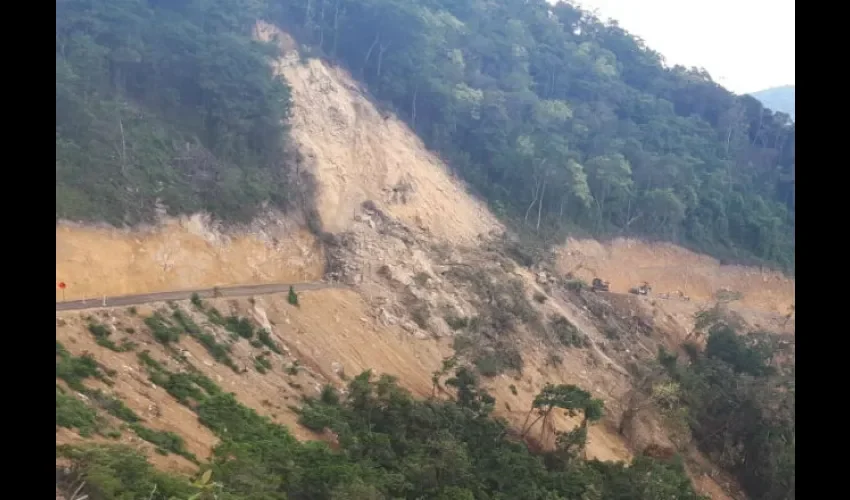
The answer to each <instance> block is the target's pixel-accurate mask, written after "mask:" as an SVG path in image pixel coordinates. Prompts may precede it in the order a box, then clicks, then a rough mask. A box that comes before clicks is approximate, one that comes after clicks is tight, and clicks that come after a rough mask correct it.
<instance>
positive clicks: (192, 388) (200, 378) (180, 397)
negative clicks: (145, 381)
mask: <svg viewBox="0 0 850 500" xmlns="http://www.w3.org/2000/svg"><path fill="white" fill-rule="evenodd" d="M138 357H139V361H140V362H141V363H142V365H144V366H145V367H146V368H147V371H148V375H149V377H150V380H151V382H153V383H154V384H156V385H158V386H160V387H162V388H163V389H165V391H166V392H167V393H168V394H170V395H171V397H173V398H174V399H176V400H177V401H179V402H180V403H181V404H183V405H185V406H188V407H190V408H194V407H195V406H196V405H197V404H199V403H201V402H203V401H204V400H205V399H206V398H207V397H209V396H211V395H214V394H218V393H220V392H221V388H220V387H218V385H217V384H216V383H215V382H213V381H212V380H210V379H209V377H207V376H206V375H204V374H202V373H200V372H198V371H197V370H190V371H187V372H182V373H172V372H170V371H168V369H166V368H165V366H163V365H162V363H160V362H159V361H157V360H155V359H153V358H152V357H151V356H150V353H149V352H148V351H144V352H141V353H139V355H138Z"/></svg>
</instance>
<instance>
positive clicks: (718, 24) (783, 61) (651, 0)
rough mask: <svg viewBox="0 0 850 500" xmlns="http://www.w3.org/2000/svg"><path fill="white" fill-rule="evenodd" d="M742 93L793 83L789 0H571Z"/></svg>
mask: <svg viewBox="0 0 850 500" xmlns="http://www.w3.org/2000/svg"><path fill="white" fill-rule="evenodd" d="M576 3H577V4H578V5H580V6H581V7H582V8H584V9H587V10H591V11H596V12H597V15H598V16H599V17H600V18H602V19H608V18H613V19H616V20H617V21H618V23H619V25H620V27H622V28H623V29H625V30H626V31H629V32H630V33H632V34H634V35H637V36H639V37H640V38H642V39H643V40H644V41H645V42H646V44H647V45H648V46H649V47H650V48H652V49H653V50H655V51H657V52H659V53H660V54H662V55H663V56H664V58H665V60H666V61H667V63H668V64H670V65H673V64H681V65H684V66H688V67H690V66H697V67H703V68H705V69H706V70H707V71H708V72H709V74H711V76H712V78H713V79H714V81H716V82H718V83H720V84H721V85H723V86H724V87H726V88H728V89H729V90H731V91H733V92H735V93H738V94H742V93H748V92H755V91H758V90H763V89H766V88H769V87H778V86H781V85H794V83H795V17H796V9H795V2H794V0H576Z"/></svg>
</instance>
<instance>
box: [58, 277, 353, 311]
mask: <svg viewBox="0 0 850 500" xmlns="http://www.w3.org/2000/svg"><path fill="white" fill-rule="evenodd" d="M290 286H292V287H293V288H295V291H296V292H301V291H304V290H320V289H323V288H343V285H336V284H331V283H322V282H315V283H272V284H269V285H244V286H222V287H218V296H219V297H245V296H250V295H265V294H270V293H281V292H288V291H289V287H290ZM195 293H197V294H198V296H199V297H201V298H202V299H208V298H212V297H213V296H214V289H213V288H198V289H195V290H180V291H176V292H156V293H142V294H138V295H121V296H116V297H100V298H92V299H83V300H68V301H64V302H57V303H56V310H57V311H75V310H81V309H96V308H98V307H118V306H134V305H138V304H146V303H148V302H162V301H167V300H188V299H190V298H191V297H192V294H195Z"/></svg>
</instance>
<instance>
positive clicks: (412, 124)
mask: <svg viewBox="0 0 850 500" xmlns="http://www.w3.org/2000/svg"><path fill="white" fill-rule="evenodd" d="M418 95H419V84H418V83H417V84H416V87H415V88H414V89H413V99H412V100H411V102H410V128H412V129H413V130H416V97H417V96H418Z"/></svg>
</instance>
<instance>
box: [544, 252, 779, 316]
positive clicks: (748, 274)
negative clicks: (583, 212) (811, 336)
mask: <svg viewBox="0 0 850 500" xmlns="http://www.w3.org/2000/svg"><path fill="white" fill-rule="evenodd" d="M558 270H559V271H560V272H562V273H568V272H572V273H573V274H574V275H575V276H577V277H581V278H583V279H585V280H586V281H587V282H590V280H591V279H593V278H594V277H599V278H602V279H605V280H608V281H610V282H611V291H612V292H620V293H625V292H627V291H628V290H629V288H631V287H634V286H637V285H639V284H640V283H641V282H643V281H647V282H649V284H650V285H651V286H652V288H653V290H652V291H653V294H654V295H658V294H674V295H678V293H677V292H681V293H682V294H684V295H685V296H687V297H689V298H690V299H692V300H696V301H699V302H712V301H714V300H716V296H717V293H718V292H720V291H721V290H723V289H725V290H727V291H729V292H738V293H740V298H739V300H737V301H736V303H737V304H739V305H740V306H742V307H745V308H748V309H753V310H757V311H762V312H767V313H778V314H785V313H787V312H788V308H789V306H790V305H791V304H793V303H794V293H795V292H794V289H795V285H794V280H793V279H791V278H788V277H786V276H783V275H782V274H781V273H778V272H774V271H767V270H761V269H758V268H752V267H744V266H729V265H721V264H720V262H719V261H718V260H717V259H714V258H712V257H708V256H706V255H700V254H696V253H694V252H691V251H689V250H686V249H684V248H682V247H678V246H675V245H672V244H669V243H645V242H641V241H638V240H633V239H623V238H619V239H615V240H613V241H612V242H610V243H600V242H598V241H595V240H586V239H572V238H571V239H569V240H568V241H567V242H566V244H565V245H563V246H562V247H561V248H560V249H559V251H558Z"/></svg>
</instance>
